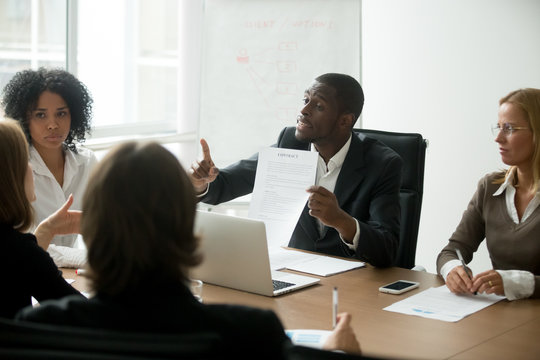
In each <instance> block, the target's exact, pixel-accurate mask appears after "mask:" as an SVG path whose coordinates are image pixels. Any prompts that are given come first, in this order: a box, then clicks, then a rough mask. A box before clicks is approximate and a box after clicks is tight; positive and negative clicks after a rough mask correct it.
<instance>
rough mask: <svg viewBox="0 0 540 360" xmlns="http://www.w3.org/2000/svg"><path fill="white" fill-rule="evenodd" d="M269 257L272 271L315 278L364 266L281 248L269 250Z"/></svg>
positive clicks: (358, 262)
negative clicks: (311, 275)
mask: <svg viewBox="0 0 540 360" xmlns="http://www.w3.org/2000/svg"><path fill="white" fill-rule="evenodd" d="M269 256H270V267H271V268H272V270H281V269H289V270H295V271H300V272H304V273H308V274H313V275H317V276H330V275H334V274H338V273H341V272H344V271H348V270H352V269H357V268H361V267H364V266H366V264H365V263H363V262H361V261H351V260H345V259H338V258H334V257H331V256H326V255H317V254H311V253H306V252H302V251H297V250H288V249H283V248H272V249H270V252H269Z"/></svg>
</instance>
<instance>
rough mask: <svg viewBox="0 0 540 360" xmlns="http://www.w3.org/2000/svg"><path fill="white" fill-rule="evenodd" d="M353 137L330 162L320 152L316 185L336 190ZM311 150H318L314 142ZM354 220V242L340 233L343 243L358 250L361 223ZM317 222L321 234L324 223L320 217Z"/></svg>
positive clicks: (332, 190)
mask: <svg viewBox="0 0 540 360" xmlns="http://www.w3.org/2000/svg"><path fill="white" fill-rule="evenodd" d="M351 137H352V135H351V136H349V140H347V142H346V143H345V145H343V147H342V148H341V149H340V150H339V151H338V152H337V153H336V154H335V155H334V156H332V158H330V160H328V164H326V163H325V162H324V159H323V158H322V156H321V155H320V154H319V156H318V162H317V177H316V179H315V185H319V186H322V187H324V188H325V189H326V190H328V191H331V192H332V193H333V192H334V189H335V188H336V183H337V179H338V176H339V173H340V172H341V167H342V166H343V162H344V161H345V157H346V156H347V153H348V152H349V148H350V147H351ZM311 151H317V149H315V146H313V144H311ZM353 219H354V218H353ZM354 221H355V222H356V232H355V234H354V237H353V241H352V244H349V243H348V242H346V241H345V240H343V238H342V237H341V234H339V237H340V238H341V241H343V243H344V244H345V245H347V246H348V247H349V249H351V250H355V251H356V248H357V247H358V239H359V238H360V225H359V224H358V220H356V219H354ZM317 224H318V225H319V234H322V231H323V229H324V224H323V223H322V222H321V221H320V220H319V219H317Z"/></svg>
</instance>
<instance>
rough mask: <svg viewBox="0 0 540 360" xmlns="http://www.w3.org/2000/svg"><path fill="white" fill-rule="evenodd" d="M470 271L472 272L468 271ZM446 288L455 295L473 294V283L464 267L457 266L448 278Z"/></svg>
mask: <svg viewBox="0 0 540 360" xmlns="http://www.w3.org/2000/svg"><path fill="white" fill-rule="evenodd" d="M468 271H470V270H468ZM446 286H447V287H448V289H449V290H450V291H451V292H453V293H455V294H473V293H474V290H473V282H472V280H471V279H470V278H469V275H468V274H467V271H465V268H463V266H461V265H460V266H456V267H454V268H453V269H452V270H450V272H449V273H448V276H446Z"/></svg>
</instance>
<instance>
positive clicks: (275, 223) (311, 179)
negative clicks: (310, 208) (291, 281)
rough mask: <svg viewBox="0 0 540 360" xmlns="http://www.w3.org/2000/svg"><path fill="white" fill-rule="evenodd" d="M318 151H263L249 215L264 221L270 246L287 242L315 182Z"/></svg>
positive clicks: (278, 149)
mask: <svg viewBox="0 0 540 360" xmlns="http://www.w3.org/2000/svg"><path fill="white" fill-rule="evenodd" d="M317 156H318V153H317V152H314V151H303V150H293V149H280V148H272V147H270V148H264V149H262V150H261V151H260V152H259V160H258V163H257V174H256V176H255V186H254V187H253V194H252V197H251V203H250V206H249V213H248V217H250V218H252V219H258V220H262V221H264V223H265V225H266V238H267V241H268V247H269V248H272V247H277V246H282V245H287V244H288V243H289V240H290V238H291V235H292V233H293V231H294V228H295V226H296V223H297V222H298V218H299V217H300V214H301V213H302V210H303V209H304V206H305V205H306V201H307V199H308V197H309V193H307V192H306V189H307V188H308V187H310V186H311V185H313V184H315V177H316V174H317Z"/></svg>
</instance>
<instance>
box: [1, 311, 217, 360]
mask: <svg viewBox="0 0 540 360" xmlns="http://www.w3.org/2000/svg"><path fill="white" fill-rule="evenodd" d="M222 350H223V346H222V339H221V337H220V336H219V335H218V334H216V333H193V334H160V333H155V334H154V333H152V334H149V333H134V332H132V333H129V332H120V331H111V330H102V329H87V328H78V327H68V326H58V325H48V324H37V323H28V322H18V321H13V320H9V319H0V358H1V359H75V360H81V359H118V360H120V359H221V358H222V353H223V351H222Z"/></svg>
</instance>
